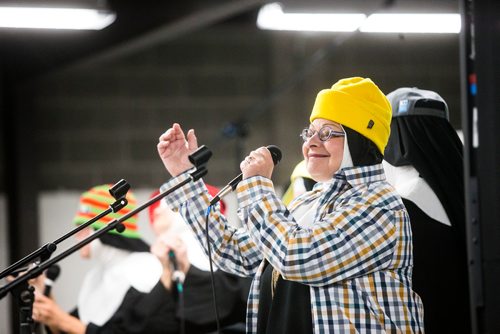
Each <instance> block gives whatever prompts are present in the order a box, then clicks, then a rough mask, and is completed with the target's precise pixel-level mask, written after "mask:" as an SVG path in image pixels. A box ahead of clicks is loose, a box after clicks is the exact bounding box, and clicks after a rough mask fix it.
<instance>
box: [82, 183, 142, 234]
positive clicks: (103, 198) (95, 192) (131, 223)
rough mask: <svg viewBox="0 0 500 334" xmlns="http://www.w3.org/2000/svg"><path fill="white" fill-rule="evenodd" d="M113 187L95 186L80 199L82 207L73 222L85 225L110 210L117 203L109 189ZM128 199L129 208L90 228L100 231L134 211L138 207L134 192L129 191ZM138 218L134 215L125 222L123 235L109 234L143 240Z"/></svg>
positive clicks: (101, 220) (97, 222)
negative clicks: (110, 206)
mask: <svg viewBox="0 0 500 334" xmlns="http://www.w3.org/2000/svg"><path fill="white" fill-rule="evenodd" d="M112 186H113V185H112V184H103V185H99V186H95V187H93V188H91V189H90V190H88V191H86V192H84V193H83V194H82V196H81V197H80V206H79V209H78V212H77V214H76V216H75V218H74V220H73V222H74V223H75V224H76V225H80V224H83V223H85V222H87V221H88V220H89V219H92V218H94V217H95V216H97V215H98V214H100V213H101V212H103V211H104V210H106V209H108V208H109V205H110V204H112V203H114V202H115V199H114V198H113V196H111V194H110V193H109V188H111V187H112ZM126 198H127V201H128V204H127V206H125V207H124V208H122V209H121V210H120V211H118V212H111V213H110V214H108V215H106V216H105V217H103V218H101V219H99V220H98V221H96V222H94V223H93V224H92V225H90V226H91V227H92V228H93V229H94V230H99V229H101V228H103V227H104V226H105V225H106V224H108V223H109V222H111V221H112V220H114V219H118V218H120V217H122V216H123V215H125V214H127V213H129V212H130V211H132V210H134V209H135V208H136V206H137V201H136V199H135V196H134V194H133V193H132V191H130V190H129V191H128V193H127V196H126ZM137 216H138V215H134V216H132V217H130V218H129V219H127V220H126V221H124V222H123V225H124V226H125V231H123V232H122V233H118V232H117V231H116V230H114V229H113V230H111V231H109V233H111V234H118V235H121V236H123V237H127V238H132V239H139V238H141V236H140V234H139V231H138V226H137Z"/></svg>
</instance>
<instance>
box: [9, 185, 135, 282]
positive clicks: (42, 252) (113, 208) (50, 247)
mask: <svg viewBox="0 0 500 334" xmlns="http://www.w3.org/2000/svg"><path fill="white" fill-rule="evenodd" d="M129 189H130V185H129V184H128V183H127V181H125V180H124V179H121V180H120V181H118V182H117V183H115V184H114V185H113V186H112V187H111V188H110V189H109V192H110V194H111V195H112V196H113V197H114V198H115V199H116V202H114V203H112V204H111V205H110V206H109V208H108V209H106V210H105V211H103V212H101V213H100V214H99V215H97V216H95V217H94V218H92V219H90V220H89V221H87V222H85V223H83V224H81V225H79V226H77V227H76V228H75V229H73V230H71V231H70V232H68V233H67V234H65V235H63V236H62V237H60V238H59V239H57V240H56V241H54V242H48V243H46V244H45V245H43V246H41V247H40V248H38V249H37V250H35V251H34V252H32V253H30V254H28V255H26V256H25V257H24V258H22V259H21V260H19V261H17V262H16V263H14V264H12V265H10V266H9V267H7V268H6V269H5V270H3V271H2V272H1V273H0V279H2V278H4V277H6V276H9V275H15V274H19V273H21V272H24V271H26V270H27V268H26V267H25V265H27V264H29V263H34V262H35V259H39V261H38V263H41V262H44V261H46V260H48V259H49V258H50V257H51V256H52V253H54V252H55V251H56V249H57V244H59V243H61V242H63V241H64V240H66V239H68V238H69V237H71V236H72V235H74V234H76V233H78V232H79V231H81V230H83V229H84V228H85V227H87V226H89V225H91V224H92V223H94V222H95V221H97V220H99V219H101V218H102V217H104V216H107V215H108V214H110V213H111V212H118V211H119V210H121V209H122V208H123V207H125V206H126V205H127V203H128V202H127V199H126V198H125V195H126V193H127V191H128V190H129Z"/></svg>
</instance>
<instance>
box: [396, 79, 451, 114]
mask: <svg viewBox="0 0 500 334" xmlns="http://www.w3.org/2000/svg"><path fill="white" fill-rule="evenodd" d="M387 99H388V100H389V102H390V103H391V106H392V117H401V116H436V117H441V118H444V119H446V120H449V112H448V105H447V104H446V102H445V101H444V100H443V98H442V97H441V96H440V95H439V94H438V93H436V92H433V91H430V90H425V89H418V88H416V87H413V88H409V87H402V88H398V89H396V90H394V91H392V92H390V93H389V94H387Z"/></svg>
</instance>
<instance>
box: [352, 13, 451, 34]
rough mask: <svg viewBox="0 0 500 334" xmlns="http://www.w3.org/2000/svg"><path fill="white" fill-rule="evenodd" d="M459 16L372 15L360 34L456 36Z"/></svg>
mask: <svg viewBox="0 0 500 334" xmlns="http://www.w3.org/2000/svg"><path fill="white" fill-rule="evenodd" d="M460 27H461V21H460V14H372V15H370V16H369V17H368V19H367V20H366V21H365V22H364V23H363V25H362V26H361V28H360V29H359V30H360V31H362V32H387V33H391V32H392V33H433V34H446V33H452V34H458V33H459V32H460Z"/></svg>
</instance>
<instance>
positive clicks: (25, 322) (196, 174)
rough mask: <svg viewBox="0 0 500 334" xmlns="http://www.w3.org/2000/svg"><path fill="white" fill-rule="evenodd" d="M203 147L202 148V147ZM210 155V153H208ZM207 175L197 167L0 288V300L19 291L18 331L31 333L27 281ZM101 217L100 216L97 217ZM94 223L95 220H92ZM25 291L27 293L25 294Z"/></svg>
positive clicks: (31, 289) (29, 288)
mask: <svg viewBox="0 0 500 334" xmlns="http://www.w3.org/2000/svg"><path fill="white" fill-rule="evenodd" d="M203 147H204V146H203ZM203 147H202V148H203ZM210 154H211V152H210ZM206 174H207V169H206V168H205V166H204V165H202V166H198V167H197V169H196V170H194V171H193V172H191V173H190V175H189V178H187V179H185V180H184V181H181V182H180V183H178V184H177V185H175V186H174V187H172V188H170V189H168V190H167V191H165V192H163V193H161V194H158V195H157V196H155V197H153V198H152V199H150V200H149V201H147V202H146V203H144V204H143V205H141V206H139V207H137V208H136V209H134V210H132V211H130V212H129V213H127V214H125V215H124V216H122V217H120V218H119V219H114V220H112V221H111V222H109V223H108V224H107V225H106V226H104V227H103V228H101V229H99V230H97V231H95V233H93V234H92V235H90V236H89V237H87V238H86V239H84V240H82V241H80V242H79V243H77V244H76V245H74V246H72V247H70V248H69V249H67V250H65V251H64V252H62V253H61V254H59V255H58V256H56V257H54V258H52V259H50V260H48V261H46V262H43V263H41V264H39V265H37V266H36V267H33V268H32V269H30V270H29V271H28V272H26V273H25V274H24V275H22V276H19V277H17V279H15V280H13V281H12V282H10V283H8V284H6V285H4V286H3V287H1V288H0V299H2V298H4V297H5V296H6V295H7V293H8V292H9V291H13V290H14V289H17V290H19V291H20V293H19V297H20V300H21V302H22V303H21V304H20V305H22V308H21V309H20V316H21V319H20V330H21V334H32V333H33V319H32V318H31V313H32V310H33V301H34V294H33V290H34V289H33V287H29V286H28V283H27V282H28V280H30V279H32V278H35V277H37V276H39V275H40V274H41V273H42V272H43V271H44V270H45V269H47V268H48V267H50V266H51V265H53V264H55V263H57V262H59V261H60V260H62V259H64V258H66V257H68V256H69V255H71V254H73V253H74V252H76V251H77V250H79V249H80V248H82V247H83V246H85V245H87V244H88V243H90V242H91V241H93V240H94V239H97V238H99V237H100V236H101V235H103V234H104V233H106V232H108V231H111V230H113V229H116V230H117V231H118V232H120V233H121V232H123V231H124V230H125V226H124V225H123V224H122V222H123V221H125V220H127V219H128V218H130V217H132V216H133V215H135V214H137V213H139V212H140V211H142V210H144V209H145V208H147V207H148V206H150V205H151V204H153V203H155V202H156V201H159V200H161V199H162V198H163V197H165V196H167V195H169V194H170V193H172V192H174V191H175V190H177V189H179V188H180V187H182V186H184V185H185V184H187V183H189V182H191V181H196V180H198V179H200V178H201V177H202V176H204V175H206ZM99 216H101V215H99ZM94 221H95V220H94ZM26 291H28V292H27V293H26Z"/></svg>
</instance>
